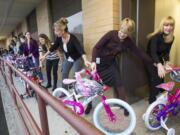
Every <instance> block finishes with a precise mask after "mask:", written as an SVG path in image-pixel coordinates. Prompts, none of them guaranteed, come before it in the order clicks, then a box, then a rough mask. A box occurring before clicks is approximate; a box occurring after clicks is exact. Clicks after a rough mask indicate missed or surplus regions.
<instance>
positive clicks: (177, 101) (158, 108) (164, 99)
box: [143, 68, 180, 135]
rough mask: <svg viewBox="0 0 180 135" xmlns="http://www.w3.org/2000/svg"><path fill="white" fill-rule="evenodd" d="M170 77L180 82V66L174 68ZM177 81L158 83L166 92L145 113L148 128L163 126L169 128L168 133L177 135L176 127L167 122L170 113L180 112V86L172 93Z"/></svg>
mask: <svg viewBox="0 0 180 135" xmlns="http://www.w3.org/2000/svg"><path fill="white" fill-rule="evenodd" d="M170 77H171V79H172V80H174V81H176V82H180V68H173V69H172V71H171V72H170ZM174 85H175V83H174V82H173V81H170V82H168V83H163V84H160V85H158V86H157V87H158V88H162V89H164V90H165V91H166V92H165V93H163V94H161V95H160V96H159V97H158V98H157V100H156V101H155V102H153V103H152V104H151V105H150V106H149V107H148V109H147V111H146V113H145V114H144V115H143V119H144V122H145V125H146V127H147V128H148V129H150V130H152V131H155V130H158V129H160V128H161V127H163V128H164V129H166V130H167V135H175V129H173V128H168V127H167V125H166V122H167V120H168V117H169V116H170V115H173V116H177V114H178V113H179V112H180V88H177V89H176V90H175V93H171V91H172V90H173V87H174Z"/></svg>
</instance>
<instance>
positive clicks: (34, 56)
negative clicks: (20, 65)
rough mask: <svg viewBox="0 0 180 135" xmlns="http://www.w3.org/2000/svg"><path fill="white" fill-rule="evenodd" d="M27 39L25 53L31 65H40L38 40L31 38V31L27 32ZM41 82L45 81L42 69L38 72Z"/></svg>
mask: <svg viewBox="0 0 180 135" xmlns="http://www.w3.org/2000/svg"><path fill="white" fill-rule="evenodd" d="M25 36H26V41H25V43H24V47H23V54H24V56H26V57H27V60H28V63H29V67H39V46H38V44H37V42H36V41H35V40H34V39H32V38H31V34H30V33H29V32H26V33H25ZM38 76H39V79H40V82H42V81H43V76H42V73H41V71H39V73H38Z"/></svg>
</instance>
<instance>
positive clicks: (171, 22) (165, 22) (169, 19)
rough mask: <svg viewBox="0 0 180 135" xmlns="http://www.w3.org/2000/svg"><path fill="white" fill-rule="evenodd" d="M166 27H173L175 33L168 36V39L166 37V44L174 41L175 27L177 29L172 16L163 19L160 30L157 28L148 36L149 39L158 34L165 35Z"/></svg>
mask: <svg viewBox="0 0 180 135" xmlns="http://www.w3.org/2000/svg"><path fill="white" fill-rule="evenodd" d="M165 25H171V26H172V27H173V31H172V32H171V33H170V34H168V35H167V36H166V37H164V40H165V42H166V43H168V42H171V41H172V40H173V39H174V27H175V20H174V18H173V17H172V16H167V17H165V18H163V19H162V20H161V22H160V25H159V28H157V29H156V30H155V31H154V32H152V33H150V34H148V35H147V38H148V39H150V38H151V37H153V36H154V35H156V34H158V33H163V31H164V26H165Z"/></svg>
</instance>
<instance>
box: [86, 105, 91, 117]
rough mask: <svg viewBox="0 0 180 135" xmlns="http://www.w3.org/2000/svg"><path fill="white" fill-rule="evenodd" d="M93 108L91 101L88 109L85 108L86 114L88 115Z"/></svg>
mask: <svg viewBox="0 0 180 135" xmlns="http://www.w3.org/2000/svg"><path fill="white" fill-rule="evenodd" d="M91 109H92V103H89V104H88V106H87V108H86V110H85V114H86V115H87V114H89V113H90V111H91Z"/></svg>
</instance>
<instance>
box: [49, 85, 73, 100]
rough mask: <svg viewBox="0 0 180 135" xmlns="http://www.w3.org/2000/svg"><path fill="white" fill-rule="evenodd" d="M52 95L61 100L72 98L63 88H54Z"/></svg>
mask: <svg viewBox="0 0 180 135" xmlns="http://www.w3.org/2000/svg"><path fill="white" fill-rule="evenodd" d="M52 95H53V96H54V97H56V98H57V99H59V100H62V101H64V100H72V97H70V93H69V92H68V91H67V90H66V89H64V88H56V89H55V90H54V91H53V93H52Z"/></svg>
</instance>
